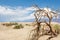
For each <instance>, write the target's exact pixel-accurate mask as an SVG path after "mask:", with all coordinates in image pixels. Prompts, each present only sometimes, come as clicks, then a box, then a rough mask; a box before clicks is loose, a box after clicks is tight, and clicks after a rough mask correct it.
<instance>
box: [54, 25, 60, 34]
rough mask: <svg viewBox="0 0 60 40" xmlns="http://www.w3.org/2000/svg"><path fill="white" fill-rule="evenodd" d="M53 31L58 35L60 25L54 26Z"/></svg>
mask: <svg viewBox="0 0 60 40" xmlns="http://www.w3.org/2000/svg"><path fill="white" fill-rule="evenodd" d="M54 29H55V30H56V32H57V33H58V34H59V33H60V25H58V24H56V25H54Z"/></svg>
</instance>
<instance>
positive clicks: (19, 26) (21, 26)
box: [13, 24, 24, 29]
mask: <svg viewBox="0 0 60 40" xmlns="http://www.w3.org/2000/svg"><path fill="white" fill-rule="evenodd" d="M20 28H24V26H23V25H22V24H20V25H15V27H14V28H13V29H20Z"/></svg>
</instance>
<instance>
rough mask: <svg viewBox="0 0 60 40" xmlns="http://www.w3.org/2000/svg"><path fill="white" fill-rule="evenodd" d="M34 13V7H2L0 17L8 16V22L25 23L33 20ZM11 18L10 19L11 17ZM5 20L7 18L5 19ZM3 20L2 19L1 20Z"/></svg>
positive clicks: (0, 7)
mask: <svg viewBox="0 0 60 40" xmlns="http://www.w3.org/2000/svg"><path fill="white" fill-rule="evenodd" d="M32 11H33V8H32V7H28V8H23V7H20V6H19V7H8V6H0V15H2V18H3V16H4V17H5V16H7V19H6V21H7V20H8V21H18V20H20V21H24V20H28V19H33V18H34V16H33V13H31V12H32ZM9 16H10V17H9ZM3 19H5V18H3ZM1 20H2V19H1Z"/></svg>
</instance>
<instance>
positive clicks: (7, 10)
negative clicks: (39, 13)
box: [0, 0, 60, 22]
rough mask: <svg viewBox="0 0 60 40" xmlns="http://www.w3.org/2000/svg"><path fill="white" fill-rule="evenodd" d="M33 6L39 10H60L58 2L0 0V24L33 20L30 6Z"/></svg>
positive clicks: (46, 0) (54, 0) (59, 2)
mask: <svg viewBox="0 0 60 40" xmlns="http://www.w3.org/2000/svg"><path fill="white" fill-rule="evenodd" d="M34 4H37V5H38V6H39V7H41V8H44V7H46V6H48V7H49V8H51V9H58V8H60V5H59V4H60V0H0V22H5V21H25V20H29V18H30V19H33V18H34V17H33V16H32V15H33V13H32V11H33V10H32V8H31V6H32V5H34ZM31 17H32V18H31ZM21 19H23V20H21Z"/></svg>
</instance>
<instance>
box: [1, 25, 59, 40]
mask: <svg viewBox="0 0 60 40" xmlns="http://www.w3.org/2000/svg"><path fill="white" fill-rule="evenodd" d="M0 29H1V30H0V40H28V37H29V32H30V31H31V30H32V28H31V27H30V28H29V27H28V28H23V29H4V28H3V29H2V26H1V25H0ZM48 37H49V36H47V35H44V36H42V37H40V38H39V40H46V39H47V38H48ZM51 40H60V35H58V36H57V37H55V38H52V39H51Z"/></svg>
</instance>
